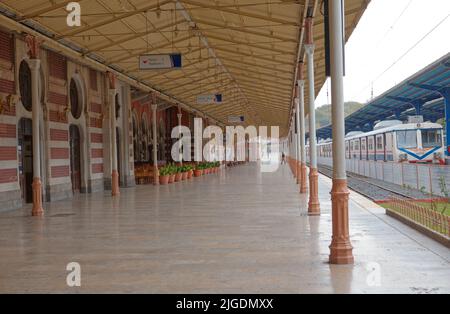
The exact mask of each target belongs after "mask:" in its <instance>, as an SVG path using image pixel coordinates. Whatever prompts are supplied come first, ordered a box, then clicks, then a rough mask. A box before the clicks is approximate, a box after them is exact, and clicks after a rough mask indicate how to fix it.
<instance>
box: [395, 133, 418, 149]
mask: <svg viewBox="0 0 450 314" xmlns="http://www.w3.org/2000/svg"><path fill="white" fill-rule="evenodd" d="M396 133H397V146H398V148H415V147H417V131H416V130H405V131H397V132H396Z"/></svg>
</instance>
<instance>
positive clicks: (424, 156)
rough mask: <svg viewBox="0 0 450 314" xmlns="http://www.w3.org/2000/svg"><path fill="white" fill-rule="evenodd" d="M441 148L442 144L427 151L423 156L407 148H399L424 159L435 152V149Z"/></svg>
mask: <svg viewBox="0 0 450 314" xmlns="http://www.w3.org/2000/svg"><path fill="white" fill-rule="evenodd" d="M439 148H441V147H440V146H436V147H435V148H433V149H432V150H430V151H428V152H426V153H425V154H423V155H422V156H419V155H417V154H415V153H413V152H411V151H409V150H407V149H405V148H399V150H401V151H402V152H404V153H407V154H408V155H410V156H413V157H414V158H416V159H418V160H423V159H425V158H427V157H428V156H430V155H431V154H432V153H434V152H435V151H437V150H438V149H439Z"/></svg>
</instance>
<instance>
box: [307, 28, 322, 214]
mask: <svg viewBox="0 0 450 314" xmlns="http://www.w3.org/2000/svg"><path fill="white" fill-rule="evenodd" d="M310 27H312V23H311V24H310ZM311 37H312V36H311ZM305 51H306V55H307V58H308V87H309V88H308V90H309V106H308V108H309V203H308V214H309V215H313V216H317V215H320V202H319V182H318V180H319V173H318V171H317V137H316V106H315V99H316V94H315V89H314V85H315V80H314V44H312V43H309V44H305Z"/></svg>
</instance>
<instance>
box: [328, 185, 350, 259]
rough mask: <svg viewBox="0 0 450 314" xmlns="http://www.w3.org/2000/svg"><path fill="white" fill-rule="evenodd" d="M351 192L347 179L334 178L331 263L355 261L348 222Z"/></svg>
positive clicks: (332, 190)
mask: <svg viewBox="0 0 450 314" xmlns="http://www.w3.org/2000/svg"><path fill="white" fill-rule="evenodd" d="M349 194H350V193H349V191H348V188H347V180H345V179H333V188H332V189H331V203H332V221H333V235H332V240H331V244H330V257H329V258H330V263H331V264H339V265H344V264H353V262H354V258H353V247H352V245H351V243H350V235H349V233H350V231H349V222H348V221H349V220H348V199H349Z"/></svg>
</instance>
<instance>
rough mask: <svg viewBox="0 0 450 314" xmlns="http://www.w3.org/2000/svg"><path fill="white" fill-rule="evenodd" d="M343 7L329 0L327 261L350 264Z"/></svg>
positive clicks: (340, 0)
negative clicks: (330, 162) (330, 170)
mask: <svg viewBox="0 0 450 314" xmlns="http://www.w3.org/2000/svg"><path fill="white" fill-rule="evenodd" d="M343 9H344V6H343V0H333V1H329V18H330V52H331V58H330V63H331V112H332V113H331V115H332V117H331V121H332V122H331V123H332V130H333V144H332V146H333V187H332V190H331V202H332V225H333V230H332V240H331V245H330V257H329V260H330V263H331V264H352V263H353V261H354V258H353V252H352V251H353V247H352V245H351V243H350V236H349V218H348V199H349V191H348V187H347V175H346V169H345V115H344V79H343V77H344V62H343V61H344V60H343V58H344V49H343V48H344V46H343V42H344V38H343V27H344V26H343V20H342V16H343V12H342V10H343Z"/></svg>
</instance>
